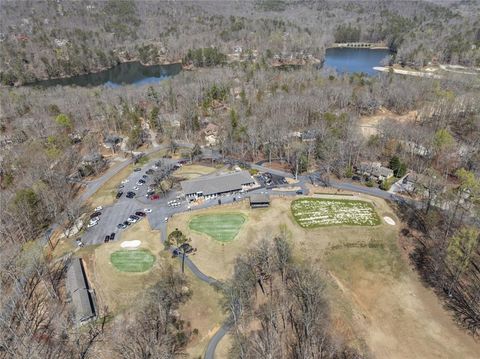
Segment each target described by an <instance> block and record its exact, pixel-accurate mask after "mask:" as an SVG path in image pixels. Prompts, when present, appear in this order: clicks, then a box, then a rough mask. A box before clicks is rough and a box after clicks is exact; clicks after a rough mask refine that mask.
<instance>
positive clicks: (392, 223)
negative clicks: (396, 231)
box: [383, 216, 395, 226]
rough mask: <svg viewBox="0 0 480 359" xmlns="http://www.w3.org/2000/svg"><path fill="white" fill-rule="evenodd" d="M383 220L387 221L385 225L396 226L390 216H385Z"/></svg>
mask: <svg viewBox="0 0 480 359" xmlns="http://www.w3.org/2000/svg"><path fill="white" fill-rule="evenodd" d="M383 220H384V221H385V223H387V224H389V225H391V226H394V225H395V221H394V220H393V219H391V218H390V217H388V216H385V217H383Z"/></svg>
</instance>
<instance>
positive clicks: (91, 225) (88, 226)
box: [87, 221, 98, 228]
mask: <svg viewBox="0 0 480 359" xmlns="http://www.w3.org/2000/svg"><path fill="white" fill-rule="evenodd" d="M97 224H98V221H97V222H90V223H89V224H88V225H87V228H92V227H94V226H96V225H97Z"/></svg>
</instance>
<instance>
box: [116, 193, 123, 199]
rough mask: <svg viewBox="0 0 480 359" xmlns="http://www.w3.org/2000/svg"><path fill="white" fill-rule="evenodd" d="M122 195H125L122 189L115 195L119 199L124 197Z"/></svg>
mask: <svg viewBox="0 0 480 359" xmlns="http://www.w3.org/2000/svg"><path fill="white" fill-rule="evenodd" d="M122 195H123V192H122V191H120V192H117V195H116V196H115V197H116V198H117V199H118V198H120V197H122Z"/></svg>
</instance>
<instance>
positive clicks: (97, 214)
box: [90, 211, 102, 219]
mask: <svg viewBox="0 0 480 359" xmlns="http://www.w3.org/2000/svg"><path fill="white" fill-rule="evenodd" d="M101 214H102V212H98V211H97V212H93V213H92V214H91V215H90V219H92V218H96V217H98V216H100V215H101Z"/></svg>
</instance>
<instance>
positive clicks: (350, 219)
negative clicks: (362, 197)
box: [291, 198, 380, 228]
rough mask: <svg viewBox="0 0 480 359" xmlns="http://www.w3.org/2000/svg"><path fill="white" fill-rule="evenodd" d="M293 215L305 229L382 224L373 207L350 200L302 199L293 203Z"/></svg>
mask: <svg viewBox="0 0 480 359" xmlns="http://www.w3.org/2000/svg"><path fill="white" fill-rule="evenodd" d="M291 209H292V214H293V217H294V218H295V221H296V222H297V223H298V224H299V225H300V226H301V227H303V228H314V227H323V226H333V225H350V226H376V225H379V224H380V218H379V217H378V215H377V213H376V212H375V209H374V208H373V205H372V204H371V203H369V202H365V201H358V200H348V199H323V198H301V199H297V200H295V201H293V202H292V206H291Z"/></svg>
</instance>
